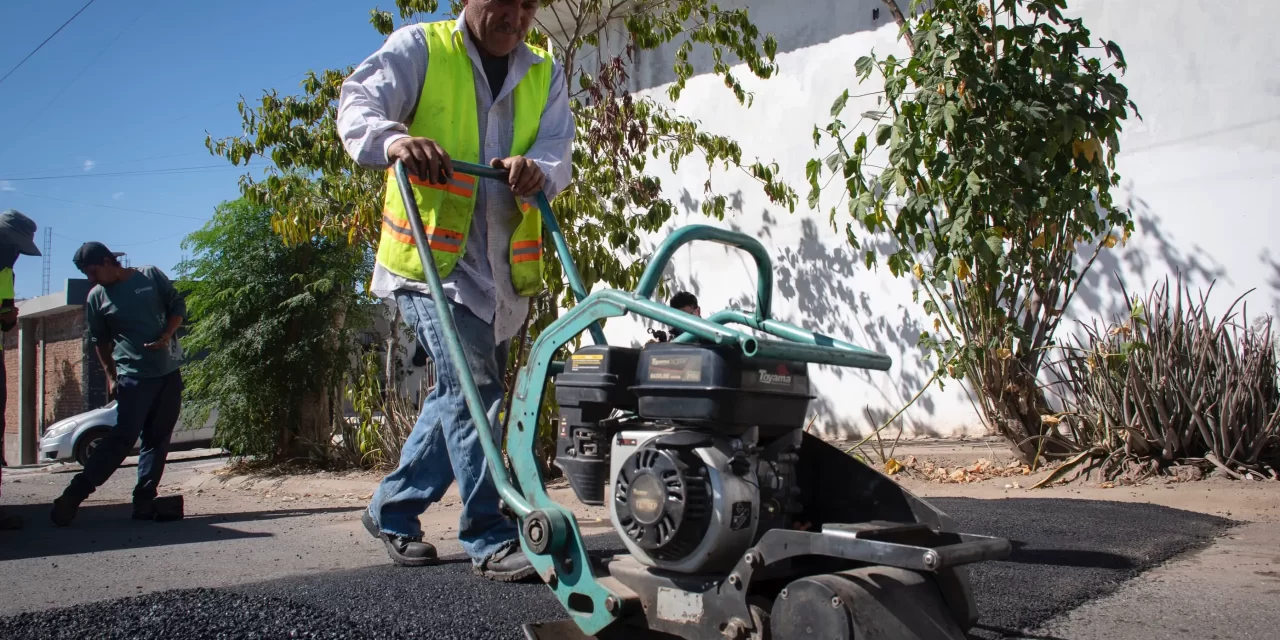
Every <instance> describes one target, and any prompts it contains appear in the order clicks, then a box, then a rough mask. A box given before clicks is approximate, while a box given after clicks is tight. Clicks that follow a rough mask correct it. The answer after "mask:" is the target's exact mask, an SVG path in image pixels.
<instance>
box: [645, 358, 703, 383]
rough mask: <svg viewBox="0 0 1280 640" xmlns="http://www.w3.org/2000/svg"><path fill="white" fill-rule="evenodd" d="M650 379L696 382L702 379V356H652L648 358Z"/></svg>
mask: <svg viewBox="0 0 1280 640" xmlns="http://www.w3.org/2000/svg"><path fill="white" fill-rule="evenodd" d="M646 379H647V380H650V381H658V380H660V381H663V382H697V381H699V380H701V379H702V358H701V357H694V356H654V357H652V358H650V359H649V375H648V376H647V377H646Z"/></svg>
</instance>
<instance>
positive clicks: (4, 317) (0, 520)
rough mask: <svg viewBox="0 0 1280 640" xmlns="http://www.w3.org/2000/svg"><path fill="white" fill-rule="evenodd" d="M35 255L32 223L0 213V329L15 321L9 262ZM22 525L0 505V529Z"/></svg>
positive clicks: (4, 399) (1, 411)
mask: <svg viewBox="0 0 1280 640" xmlns="http://www.w3.org/2000/svg"><path fill="white" fill-rule="evenodd" d="M20 255H25V256H39V255H41V254H40V249H39V248H37V247H36V223H35V222H34V221H33V220H32V219H31V218H28V217H27V216H25V215H23V214H21V213H19V212H17V211H14V210H13V209H9V210H8V211H5V212H4V213H0V329H3V330H4V331H6V332H7V331H9V330H10V329H13V327H14V326H15V325H17V324H18V307H17V305H16V304H15V303H14V298H15V295H14V291H13V266H14V264H15V263H17V261H18V256H20ZM4 367H5V364H4V345H3V344H0V434H2V433H4V427H5V424H4V420H5V408H6V407H5V405H6V404H8V399H9V390H8V389H7V388H6V387H7V385H6V382H7V381H8V376H7V375H6V372H5V368H4ZM3 456H4V447H0V485H3V483H4V480H3V475H4V471H3V468H4V467H5V466H8V464H9V462H8V461H7V460H3V459H2V458H3ZM21 528H22V517H21V516H18V515H15V514H11V513H6V512H5V510H4V508H3V507H0V530H14V529H21Z"/></svg>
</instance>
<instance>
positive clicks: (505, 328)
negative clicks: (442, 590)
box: [337, 0, 574, 581]
mask: <svg viewBox="0 0 1280 640" xmlns="http://www.w3.org/2000/svg"><path fill="white" fill-rule="evenodd" d="M463 5H464V9H463V11H462V12H461V15H459V17H458V19H457V20H446V21H441V22H433V23H427V24H415V25H409V26H405V27H402V28H400V29H399V30H397V31H396V32H394V33H392V34H391V36H390V37H388V38H387V40H386V42H385V43H384V44H383V46H382V47H381V48H380V49H379V50H378V51H377V52H375V53H374V54H373V55H371V56H370V57H369V58H367V59H366V60H364V61H363V62H361V63H360V64H359V65H357V66H356V67H355V70H354V71H353V73H352V74H351V76H350V77H349V78H347V80H346V82H345V83H344V84H343V86H342V94H341V98H340V100H339V105H338V123H337V126H338V132H339V134H340V135H341V136H342V141H343V144H344V145H345V147H346V149H347V152H348V153H349V154H350V155H351V156H352V158H354V159H355V161H356V162H357V163H359V164H360V165H363V166H366V167H372V168H378V169H386V170H387V182H388V184H387V189H386V192H385V195H384V202H383V216H382V236H381V239H380V240H379V243H378V253H377V263H376V266H375V271H374V276H373V286H372V290H373V292H374V293H375V294H378V295H379V296H382V297H384V298H392V297H394V298H395V299H396V301H397V303H398V304H399V307H400V309H401V312H402V314H403V316H404V319H405V320H406V321H407V322H408V323H409V324H410V325H411V326H412V327H413V328H414V331H415V333H416V334H417V337H418V340H419V342H421V344H422V345H423V347H424V348H425V349H426V350H427V352H428V353H429V354H430V356H431V357H432V358H433V359H434V360H435V362H436V374H437V376H438V384H437V385H436V387H435V390H434V391H432V393H431V394H430V395H429V396H428V397H427V399H426V401H425V402H424V404H423V407H422V412H421V414H420V416H419V417H418V422H417V424H416V425H415V426H414V428H413V431H412V433H411V434H410V435H409V438H408V440H407V441H406V442H405V444H404V447H403V452H402V454H401V457H400V464H399V466H398V467H397V468H396V470H395V471H393V472H392V473H391V474H389V475H388V476H387V477H386V478H385V479H384V480H383V481H382V483H381V485H380V486H379V487H378V490H377V492H376V493H375V494H374V497H373V500H372V501H371V503H370V505H369V508H368V509H367V510H366V511H365V513H364V514H363V516H362V520H363V522H364V525H365V528H366V529H368V531H369V533H370V535H373V536H375V537H377V538H380V539H381V540H383V542H384V544H385V545H386V548H387V553H388V554H389V555H390V556H391V559H392V560H393V561H394V562H396V563H398V564H401V565H405V566H422V565H426V564H432V563H434V562H435V561H436V560H437V555H436V549H435V547H434V546H432V545H431V544H430V543H428V542H424V541H423V540H422V529H421V526H420V525H419V522H418V516H420V515H421V514H422V513H423V512H424V511H425V510H426V509H427V507H428V506H430V505H431V504H434V503H435V502H436V501H438V500H439V499H440V498H441V497H443V496H444V492H445V490H446V489H448V488H449V485H450V484H452V482H453V481H454V480H455V479H456V480H457V482H458V488H459V490H460V492H461V494H462V502H463V511H462V516H461V519H460V522H459V526H458V538H459V541H460V542H461V543H462V547H463V549H464V550H465V551H466V552H467V554H468V555H469V556H470V557H471V558H472V563H473V569H474V570H475V571H476V572H477V573H479V574H480V575H482V576H485V577H487V578H490V579H494V580H506V581H511V580H521V579H525V578H528V577H531V576H533V575H534V569H533V567H532V565H531V564H530V562H529V560H528V558H526V557H525V555H524V553H523V552H522V551H521V550H520V547H519V542H518V540H517V530H516V526H515V524H514V523H513V522H512V521H511V520H508V519H507V518H505V517H504V516H503V515H502V512H501V511H500V509H499V500H498V492H497V489H496V487H495V485H494V482H493V478H492V477H491V476H490V474H489V470H488V467H487V466H486V462H485V455H484V450H483V448H482V447H481V445H480V440H479V437H478V435H477V433H476V425H475V422H474V421H473V420H472V418H471V414H470V412H469V411H468V408H467V404H466V402H465V400H464V397H463V393H462V387H461V383H460V381H459V379H458V376H457V374H456V368H455V364H454V362H453V360H452V358H451V357H450V354H449V352H448V350H447V349H446V347H445V343H444V336H443V327H442V326H441V324H440V319H439V318H438V317H437V315H436V307H435V304H434V302H433V301H432V299H431V298H430V297H429V294H430V291H429V289H428V286H427V284H426V278H425V275H424V273H423V268H422V264H421V262H420V261H419V257H418V252H417V247H416V245H415V243H414V239H413V235H412V230H411V229H410V224H409V219H408V217H407V213H406V211H405V207H404V205H403V203H402V201H401V196H400V189H399V185H398V184H397V183H396V178H395V175H394V172H393V171H391V170H390V167H391V166H392V165H393V164H394V163H395V162H396V161H397V160H400V161H403V162H404V164H405V169H406V170H407V171H408V173H409V174H410V176H409V180H410V182H411V183H412V185H411V188H412V191H413V195H414V198H415V200H416V201H417V205H418V209H419V212H420V214H421V216H422V220H423V227H424V230H425V231H426V236H427V238H428V241H429V243H430V246H431V252H432V254H433V255H434V259H435V264H436V269H437V270H438V272H439V274H440V276H441V278H442V283H443V285H444V291H445V294H446V296H447V298H448V301H447V304H448V305H449V306H450V308H451V311H452V315H453V318H454V320H455V323H456V325H457V329H458V338H459V341H460V342H461V344H462V348H463V350H464V351H465V352H466V356H467V357H466V359H467V363H466V365H468V366H469V367H470V369H471V373H472V375H473V376H474V378H475V381H476V384H477V386H478V388H479V392H480V396H481V399H482V400H483V401H484V404H485V406H486V407H488V408H490V409H491V411H490V415H491V416H494V415H496V413H497V412H496V408H497V405H498V403H499V402H500V401H501V399H502V396H503V373H504V370H505V365H506V361H507V360H506V359H507V345H508V344H509V342H510V340H511V338H512V337H514V336H515V334H516V332H517V330H518V329H519V327H520V326H521V324H522V323H523V322H524V321H525V319H526V317H527V316H528V314H529V307H530V305H529V298H530V297H532V296H534V295H537V294H538V293H539V292H541V291H542V290H543V276H542V274H543V268H544V267H543V259H542V219H541V217H540V215H539V212H538V209H537V208H536V207H534V206H531V204H530V203H531V199H530V198H531V197H532V196H534V195H536V194H537V192H538V191H543V192H545V194H546V196H547V197H548V198H554V197H555V196H556V194H558V193H559V192H560V191H562V190H563V189H564V188H565V187H566V186H567V185H568V184H569V180H570V178H571V175H572V171H571V167H570V162H571V151H572V147H573V136H574V122H573V117H572V115H571V113H570V110H569V99H568V90H567V88H566V83H565V75H564V70H563V68H562V67H561V65H560V64H559V63H558V62H556V61H555V59H554V58H553V57H552V56H551V54H550V53H548V52H547V51H546V50H543V49H541V48H539V47H536V46H532V45H529V44H527V43H525V42H524V39H525V37H526V35H527V34H528V32H529V29H530V27H531V25H532V24H533V18H534V14H535V13H536V12H537V10H538V5H539V3H538V2H537V1H536V0H468V1H466V2H464V3H463ZM454 160H462V161H467V162H471V163H475V164H482V165H488V166H492V167H496V168H500V169H502V170H503V171H504V172H505V173H506V176H507V178H506V180H505V182H503V181H498V180H490V179H483V180H482V179H477V178H475V177H473V176H469V175H463V174H461V173H456V172H453V171H452V161H454ZM492 435H493V436H494V440H495V441H497V442H501V441H502V440H501V438H502V434H501V432H500V425H495V433H493V434H492Z"/></svg>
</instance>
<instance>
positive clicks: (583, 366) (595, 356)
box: [569, 353, 604, 371]
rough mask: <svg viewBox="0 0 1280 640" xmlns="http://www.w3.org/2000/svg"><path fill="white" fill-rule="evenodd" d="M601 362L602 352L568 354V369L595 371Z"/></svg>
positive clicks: (602, 358) (602, 361) (602, 360)
mask: <svg viewBox="0 0 1280 640" xmlns="http://www.w3.org/2000/svg"><path fill="white" fill-rule="evenodd" d="M603 364H604V354H603V353H575V354H573V355H571V356H569V370H570V371H597V370H599V369H600V367H601V365H603Z"/></svg>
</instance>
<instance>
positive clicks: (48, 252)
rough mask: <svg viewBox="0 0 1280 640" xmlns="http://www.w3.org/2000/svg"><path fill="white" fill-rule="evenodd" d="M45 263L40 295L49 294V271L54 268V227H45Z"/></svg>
mask: <svg viewBox="0 0 1280 640" xmlns="http://www.w3.org/2000/svg"><path fill="white" fill-rule="evenodd" d="M42 253H44V264H43V270H42V271H43V272H42V273H41V276H42V278H43V279H42V280H41V284H40V295H42V296H47V295H49V273H50V271H52V269H53V227H45V228H44V250H43V251H42Z"/></svg>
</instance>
